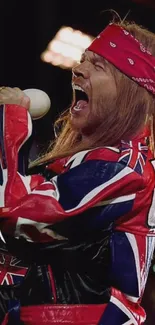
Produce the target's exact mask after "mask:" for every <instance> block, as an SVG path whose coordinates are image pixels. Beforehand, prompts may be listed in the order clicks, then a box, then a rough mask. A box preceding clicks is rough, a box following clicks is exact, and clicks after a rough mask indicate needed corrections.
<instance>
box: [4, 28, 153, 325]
mask: <svg viewBox="0 0 155 325" xmlns="http://www.w3.org/2000/svg"><path fill="white" fill-rule="evenodd" d="M72 86H73V103H72V106H71V108H70V110H69V111H66V112H65V113H64V114H63V115H62V116H61V117H60V119H59V120H58V121H57V125H58V123H60V125H61V126H62V129H61V131H60V132H59V134H58V135H57V138H56V140H55V143H54V144H53V145H52V148H51V150H50V152H48V153H47V154H46V155H45V156H44V157H42V158H41V159H38V161H37V162H36V163H34V164H33V165H35V164H36V165H37V164H38V165H40V166H41V164H42V173H39V174H34V173H31V175H27V174H26V175H25V174H24V172H23V173H21V172H20V171H19V163H18V161H19V152H20V148H21V147H22V146H23V144H24V143H25V142H26V140H27V139H28V137H29V136H30V134H31V129H32V125H31V118H30V115H29V112H28V108H29V100H28V98H27V97H26V95H25V94H23V92H22V91H21V90H19V89H10V88H3V87H2V89H1V90H0V103H1V108H0V109H1V118H3V119H2V120H1V121H3V122H1V169H2V171H1V175H2V176H1V177H2V185H1V200H2V202H1V207H2V208H1V210H0V211H1V213H0V218H1V219H0V229H1V231H2V233H3V236H4V238H5V240H6V243H7V245H8V250H9V251H11V252H13V253H14V254H16V256H18V257H21V258H22V259H23V260H24V261H26V263H27V264H28V265H30V267H29V271H28V273H27V275H26V277H25V281H24V282H23V284H22V285H21V287H20V288H19V291H18V294H16V295H14V297H13V295H12V296H11V298H9V303H8V312H7V314H6V315H5V318H4V320H3V325H4V324H9V325H10V324H20V322H22V324H31V325H36V324H40V325H41V324H42V325H43V324H45V323H46V324H59V325H61V324H67V325H69V324H76V325H81V324H83V325H90V324H91V325H123V324H134V325H140V324H144V321H145V319H146V314H145V311H144V309H143V308H142V307H141V299H142V296H143V293H144V289H145V285H146V281H147V276H148V271H149V267H150V263H151V259H152V254H153V251H154V244H155V212H154V206H155V199H154V189H155V170H154V169H155V160H154V137H155V35H154V34H152V33H151V32H149V31H147V30H145V29H143V28H141V27H140V26H137V25H136V24H134V23H132V24H130V23H125V22H123V23H119V24H118V23H117V24H116V23H112V24H109V25H108V26H107V28H106V29H105V30H104V31H102V32H101V34H100V35H99V36H97V38H96V39H95V40H94V41H93V43H92V44H91V45H90V46H89V48H88V49H87V50H86V51H85V53H83V55H82V58H81V62H80V63H79V64H77V65H76V66H75V67H74V69H73V76H72ZM10 97H11V100H10ZM52 172H55V176H54V175H53V176H52Z"/></svg>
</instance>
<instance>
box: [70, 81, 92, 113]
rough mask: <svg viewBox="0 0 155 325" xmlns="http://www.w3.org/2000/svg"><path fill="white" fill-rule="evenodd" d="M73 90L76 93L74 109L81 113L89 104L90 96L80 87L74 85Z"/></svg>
mask: <svg viewBox="0 0 155 325" xmlns="http://www.w3.org/2000/svg"><path fill="white" fill-rule="evenodd" d="M73 89H74V91H75V104H74V107H73V110H74V111H81V110H82V109H84V108H85V107H86V106H87V105H88V102H89V98H88V95H87V94H86V92H85V91H84V89H82V88H81V87H80V86H78V85H75V84H73Z"/></svg>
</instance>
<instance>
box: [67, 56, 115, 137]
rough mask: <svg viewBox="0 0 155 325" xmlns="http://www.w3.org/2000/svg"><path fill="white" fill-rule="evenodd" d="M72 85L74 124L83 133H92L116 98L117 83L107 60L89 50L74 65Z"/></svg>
mask: <svg viewBox="0 0 155 325" xmlns="http://www.w3.org/2000/svg"><path fill="white" fill-rule="evenodd" d="M72 85H73V91H74V102H73V106H72V108H71V109H70V116H71V124H72V127H73V128H74V129H77V130H79V131H80V132H81V134H83V135H89V134H92V133H93V132H94V130H95V129H96V128H97V126H99V125H100V124H101V123H102V120H103V119H104V116H105V115H107V110H108V107H109V105H113V103H114V101H115V99H116V93H117V92H116V84H115V80H114V77H113V75H112V73H111V71H110V68H109V66H108V63H107V62H106V61H105V60H104V59H103V57H101V56H99V55H97V54H95V53H93V52H91V51H86V52H85V53H84V54H83V55H82V59H81V62H80V64H78V65H77V66H76V67H74V69H73V77H72ZM105 110H106V114H104V112H105Z"/></svg>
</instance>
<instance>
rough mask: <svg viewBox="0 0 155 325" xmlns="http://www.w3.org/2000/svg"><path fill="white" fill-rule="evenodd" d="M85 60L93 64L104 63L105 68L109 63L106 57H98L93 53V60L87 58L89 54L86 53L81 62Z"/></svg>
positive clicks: (83, 54)
mask: <svg viewBox="0 0 155 325" xmlns="http://www.w3.org/2000/svg"><path fill="white" fill-rule="evenodd" d="M92 53H93V52H92ZM85 60H88V61H90V62H92V63H96V62H101V63H103V64H104V65H105V66H107V61H106V59H105V58H104V57H101V56H99V55H98V56H96V53H93V56H92V57H91V58H89V57H87V54H86V53H85V52H84V53H82V55H81V60H80V62H83V61H85Z"/></svg>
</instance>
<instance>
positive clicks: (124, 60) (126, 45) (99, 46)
mask: <svg viewBox="0 0 155 325" xmlns="http://www.w3.org/2000/svg"><path fill="white" fill-rule="evenodd" d="M88 50H89V51H93V52H94V53H96V54H99V55H101V56H103V57H104V58H105V59H106V60H107V61H109V62H111V63H112V64H113V65H114V66H116V68H118V69H119V70H120V71H122V72H123V73H124V74H126V75H127V76H128V77H129V78H131V79H132V80H134V81H135V82H137V83H138V84H139V85H140V86H142V87H144V88H146V89H147V90H148V91H150V92H151V93H153V94H155V57H153V56H152V54H151V53H150V52H149V51H148V50H147V49H146V48H145V47H144V46H143V44H141V43H140V42H139V41H138V40H137V39H135V38H134V37H133V36H132V35H131V34H130V33H129V32H128V31H127V30H125V29H123V28H122V27H120V26H117V25H114V24H110V25H109V26H108V27H107V28H106V29H105V30H103V31H102V32H101V34H100V35H99V36H97V38H96V39H95V40H94V41H93V42H92V44H91V45H90V46H89V47H88Z"/></svg>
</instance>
